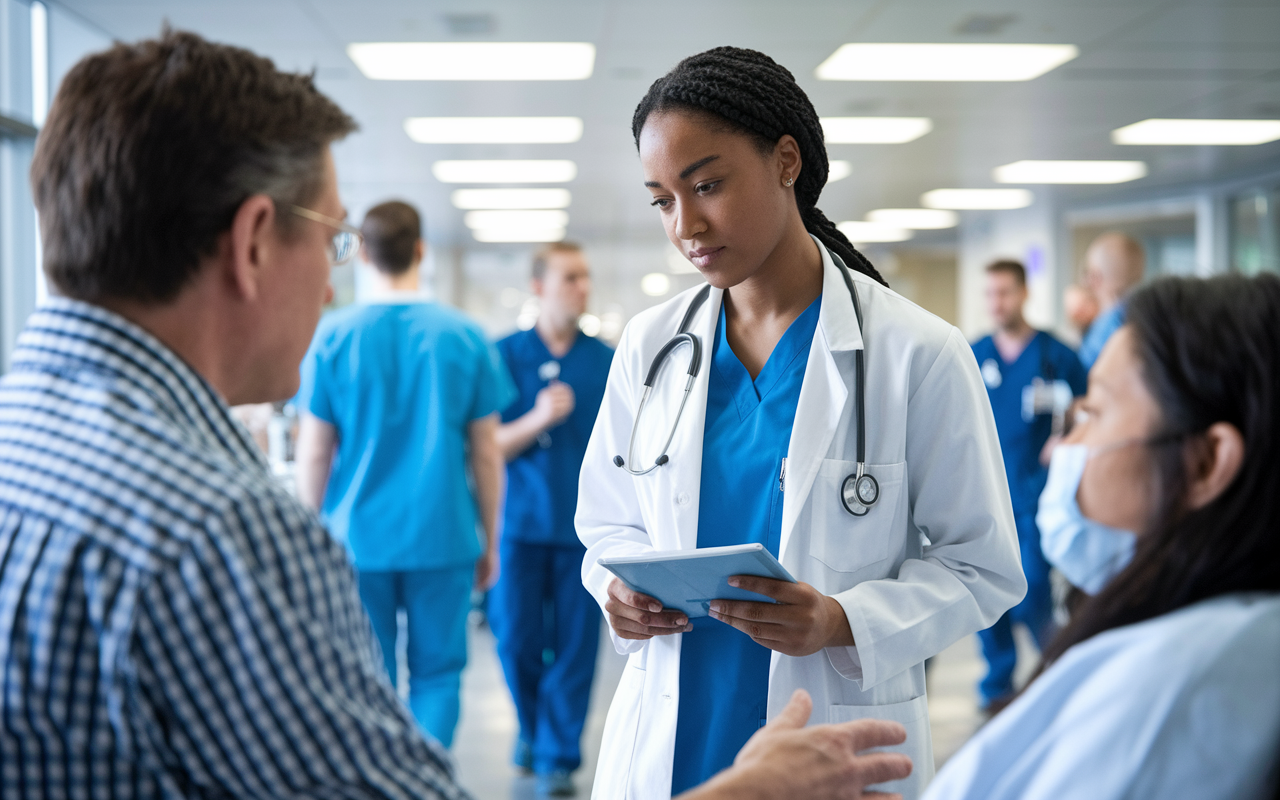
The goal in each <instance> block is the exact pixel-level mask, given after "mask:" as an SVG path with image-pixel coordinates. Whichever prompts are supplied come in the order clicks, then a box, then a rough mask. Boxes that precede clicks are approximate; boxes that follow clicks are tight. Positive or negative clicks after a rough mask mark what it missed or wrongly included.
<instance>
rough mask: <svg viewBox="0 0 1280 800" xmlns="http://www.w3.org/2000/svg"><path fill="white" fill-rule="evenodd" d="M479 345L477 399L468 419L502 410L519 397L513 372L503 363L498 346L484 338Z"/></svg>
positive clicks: (477, 354)
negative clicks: (512, 376) (512, 375)
mask: <svg viewBox="0 0 1280 800" xmlns="http://www.w3.org/2000/svg"><path fill="white" fill-rule="evenodd" d="M477 345H478V347H477V352H476V357H477V358H478V359H479V360H480V363H479V369H478V370H476V391H475V395H474V397H475V399H474V401H473V402H472V404H471V411H470V413H469V415H468V417H467V418H468V419H480V418H481V417H487V416H489V415H490V414H493V413H495V412H498V411H502V410H503V409H505V408H506V407H507V406H509V405H511V404H512V403H514V402H515V401H516V400H517V399H518V397H519V393H518V392H516V385H515V382H514V381H513V380H512V379H511V372H510V370H508V369H507V365H506V364H504V363H503V361H502V355H501V354H500V353H498V348H497V347H495V346H494V345H492V344H490V343H489V342H488V341H487V340H485V339H483V338H480V339H479V340H478V341H477Z"/></svg>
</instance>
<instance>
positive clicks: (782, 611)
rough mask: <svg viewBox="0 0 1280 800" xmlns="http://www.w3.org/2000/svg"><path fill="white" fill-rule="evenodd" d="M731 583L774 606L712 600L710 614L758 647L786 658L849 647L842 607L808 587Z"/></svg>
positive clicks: (750, 579)
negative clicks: (826, 648)
mask: <svg viewBox="0 0 1280 800" xmlns="http://www.w3.org/2000/svg"><path fill="white" fill-rule="evenodd" d="M729 585H730V586H734V587H737V588H739V589H746V590H747V591H749V592H755V593H757V594H762V595H764V596H766V597H772V598H773V599H774V600H777V601H778V603H776V604H775V603H756V602H752V601H750V600H712V601H711V616H712V617H714V618H715V619H718V620H720V621H721V622H723V623H725V624H726V625H732V626H733V627H735V628H737V629H738V630H740V631H742V632H743V633H745V634H746V635H748V636H750V637H751V638H752V639H754V640H755V641H756V642H758V643H759V644H762V645H764V646H765V647H767V648H769V649H770V650H777V651H778V652H779V653H782V654H784V655H788V656H807V655H811V654H813V653H816V652H818V651H819V650H821V649H822V648H824V647H852V646H853V631H852V630H850V628H849V618H848V617H847V616H846V615H845V613H844V608H842V607H841V605H840V604H839V603H837V602H836V601H835V599H834V598H831V597H827V596H826V595H825V594H823V593H822V592H819V591H818V590H817V589H815V588H813V587H812V586H810V585H809V584H807V583H789V582H787V581H777V580H774V579H772V578H757V577H754V576H751V575H735V576H733V577H732V578H730V579H729Z"/></svg>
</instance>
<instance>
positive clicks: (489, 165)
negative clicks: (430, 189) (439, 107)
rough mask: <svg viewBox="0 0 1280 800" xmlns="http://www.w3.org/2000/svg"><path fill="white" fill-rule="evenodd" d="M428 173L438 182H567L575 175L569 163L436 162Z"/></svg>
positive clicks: (575, 168)
mask: <svg viewBox="0 0 1280 800" xmlns="http://www.w3.org/2000/svg"><path fill="white" fill-rule="evenodd" d="M431 174H432V175H434V176H436V180H438V181H440V182H441V183H566V182H568V181H571V180H573V179H574V178H576V177H577V176H578V165H577V164H574V163H573V162H572V161H565V160H555V159H546V160H541V161H518V160H509V161H437V162H436V163H434V164H432V165H431Z"/></svg>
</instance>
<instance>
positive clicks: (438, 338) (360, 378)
mask: <svg viewBox="0 0 1280 800" xmlns="http://www.w3.org/2000/svg"><path fill="white" fill-rule="evenodd" d="M361 231H362V233H363V234H364V255H363V257H364V259H365V260H366V261H367V263H368V264H369V265H370V266H371V267H372V269H373V270H374V274H373V275H372V276H371V277H372V279H373V282H374V285H375V286H376V287H377V288H376V291H375V292H374V298H373V300H372V302H368V303H360V304H357V305H353V306H348V307H346V308H343V309H339V310H338V311H335V312H333V313H331V314H329V315H327V316H326V317H325V318H324V319H323V320H321V321H320V326H319V327H318V328H317V329H316V334H315V338H314V340H313V341H312V344H311V351H310V352H309V353H308V354H307V357H306V359H305V360H304V361H303V363H302V388H301V390H300V391H299V393H298V400H299V403H298V404H299V406H300V407H301V408H302V409H303V411H304V413H303V416H302V420H301V423H300V425H299V430H298V495H299V499H301V500H302V501H303V502H304V503H306V504H307V505H309V506H311V507H312V508H316V509H319V510H320V511H321V513H322V514H323V516H324V519H325V522H326V523H327V524H328V526H329V530H330V532H331V533H333V535H334V536H335V537H337V538H338V539H339V540H340V541H345V542H346V543H347V545H348V547H349V548H350V550H351V555H352V560H353V561H354V562H355V567H356V572H357V576H358V578H359V587H360V599H361V600H363V601H364V607H365V611H367V612H368V614H369V621H370V622H371V623H372V624H373V632H374V634H375V635H376V636H377V637H378V644H379V645H381V648H382V657H383V659H384V662H385V664H386V666H387V673H388V674H389V675H390V677H391V684H392V685H393V686H394V685H396V636H397V630H396V612H397V611H398V610H399V609H404V610H405V612H406V615H407V617H408V622H409V627H408V636H407V639H408V642H407V645H408V666H409V707H410V709H412V711H413V715H414V717H415V718H416V719H417V720H418V724H419V725H420V726H421V727H422V729H423V730H424V731H426V732H427V733H428V734H430V735H431V736H434V737H435V738H436V739H438V740H439V741H440V742H441V743H442V744H444V745H445V746H446V747H448V746H449V745H450V744H451V743H452V742H453V733H454V729H455V728H456V727H457V725H458V713H459V706H460V700H459V690H460V688H461V676H462V668H463V667H464V666H466V663H467V613H468V611H469V610H470V608H471V588H472V586H473V585H478V586H479V587H480V588H488V586H489V585H490V584H491V583H492V579H493V578H495V577H496V576H497V568H498V567H497V553H496V550H497V536H498V503H499V498H500V497H501V496H502V455H501V453H500V452H499V451H498V446H497V442H496V440H495V438H494V434H495V431H496V430H497V427H498V415H497V412H498V410H499V409H502V408H504V407H505V406H506V405H507V404H508V403H509V402H511V397H512V395H513V394H514V389H513V388H512V386H511V379H510V378H509V377H507V371H506V369H504V368H503V366H502V364H501V362H500V361H499V360H498V354H497V352H496V351H495V350H494V349H493V346H492V345H491V344H489V342H488V340H487V339H486V338H485V336H484V332H483V331H481V330H480V327H479V326H478V325H476V324H475V323H474V322H472V321H471V320H470V319H468V318H466V317H465V316H463V315H462V314H461V313H460V312H458V311H455V310H453V309H451V308H447V307H445V306H443V305H441V304H439V303H436V302H432V301H430V300H429V299H428V298H427V297H426V296H425V295H424V294H423V293H422V292H421V291H420V290H419V289H418V285H419V283H418V281H419V275H418V270H419V265H420V264H421V263H422V257H423V254H424V252H425V245H424V244H423V241H422V223H421V220H420V218H419V216H418V212H417V211H416V210H415V209H414V208H413V207H412V206H410V205H408V204H406V203H401V202H397V201H392V202H389V203H383V204H381V205H378V206H375V207H373V208H372V209H370V210H369V213H368V214H367V215H366V216H365V219H364V222H363V223H362V225H361ZM468 477H470V480H468ZM472 486H474V494H473V489H472V488H471V487H472ZM477 523H479V526H478V525H477ZM478 528H479V529H482V530H483V531H484V540H483V541H482V540H481V539H480V537H479V536H478V535H477V530H478Z"/></svg>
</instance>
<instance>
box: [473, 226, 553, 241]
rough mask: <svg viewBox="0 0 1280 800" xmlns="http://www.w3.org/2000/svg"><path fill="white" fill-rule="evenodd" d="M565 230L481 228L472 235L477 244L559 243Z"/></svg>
mask: <svg viewBox="0 0 1280 800" xmlns="http://www.w3.org/2000/svg"><path fill="white" fill-rule="evenodd" d="M564 233H565V231H564V228H480V229H478V230H473V231H472V232H471V235H472V236H473V237H475V240H476V241H477V242H558V241H560V240H561V239H563V238H564Z"/></svg>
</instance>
